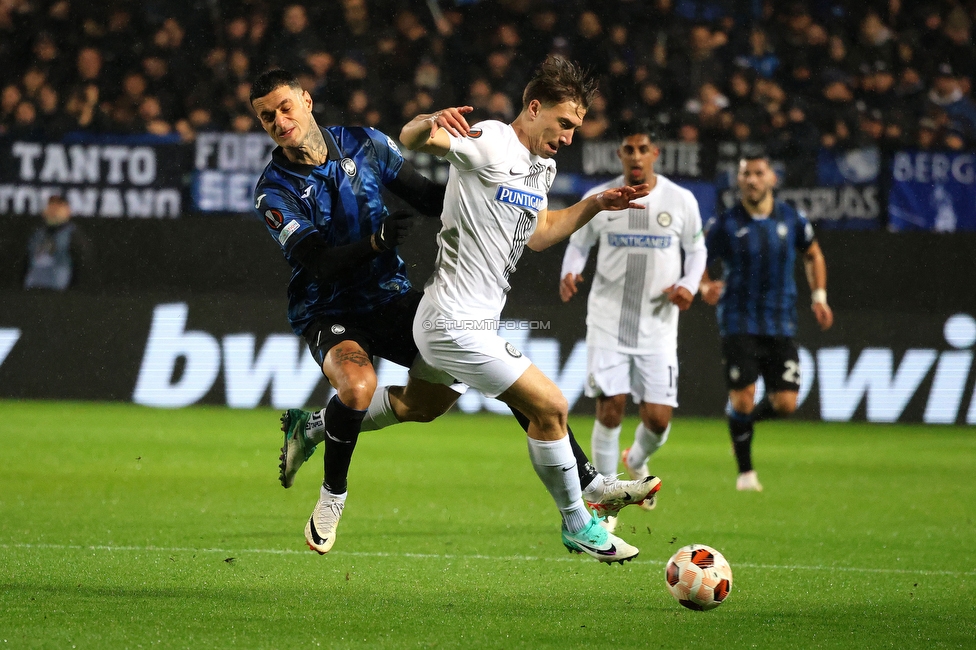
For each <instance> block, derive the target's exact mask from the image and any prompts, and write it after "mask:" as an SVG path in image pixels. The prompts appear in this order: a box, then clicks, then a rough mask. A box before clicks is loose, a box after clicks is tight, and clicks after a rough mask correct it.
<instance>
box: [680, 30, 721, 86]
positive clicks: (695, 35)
mask: <svg viewBox="0 0 976 650" xmlns="http://www.w3.org/2000/svg"><path fill="white" fill-rule="evenodd" d="M713 49H714V47H713V42H712V30H711V28H710V27H709V26H708V25H707V24H704V23H699V24H696V25H693V26H692V27H691V29H690V31H689V34H688V49H687V50H685V51H679V52H676V53H675V54H674V55H672V56H670V57H669V63H668V71H669V73H670V74H671V78H672V79H673V80H674V82H675V85H676V86H677V88H678V89H679V91H680V92H681V94H682V96H683V97H685V98H687V97H690V96H691V94H692V93H693V92H695V91H696V90H697V89H698V88H701V86H702V84H704V83H709V82H711V83H721V82H722V81H724V71H725V66H724V64H723V63H722V61H720V60H719V59H718V58H717V57H716V56H715V54H714V52H713Z"/></svg>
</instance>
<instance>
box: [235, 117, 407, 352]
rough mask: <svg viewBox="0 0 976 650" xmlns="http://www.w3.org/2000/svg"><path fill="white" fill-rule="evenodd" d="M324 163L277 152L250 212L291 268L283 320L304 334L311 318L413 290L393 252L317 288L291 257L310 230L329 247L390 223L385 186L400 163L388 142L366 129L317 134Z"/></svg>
mask: <svg viewBox="0 0 976 650" xmlns="http://www.w3.org/2000/svg"><path fill="white" fill-rule="evenodd" d="M322 135H323V137H324V138H325V143H326V146H327V148H328V158H327V160H326V162H325V163H324V164H322V165H317V166H313V165H301V164H296V163H293V162H291V161H289V160H288V159H287V158H286V157H285V155H284V152H283V151H282V150H281V148H280V147H278V148H277V149H275V150H274V152H272V155H271V162H270V163H269V164H268V166H267V167H266V168H265V170H264V172H263V173H262V174H261V178H260V179H259V180H258V183H257V186H256V188H255V190H254V207H255V210H256V211H257V213H258V214H259V215H260V216H261V218H262V219H264V222H265V225H266V226H267V228H268V232H269V233H271V235H272V236H273V237H274V238H275V241H276V242H278V245H279V246H280V247H281V250H282V252H283V253H284V255H285V258H286V259H287V260H288V262H289V263H290V264H291V266H292V276H291V281H290V282H289V284H288V321H289V322H290V323H291V326H292V329H294V330H295V333H296V334H301V333H302V332H303V331H304V330H305V328H306V327H308V325H309V324H310V323H311V322H312V321H313V320H315V319H316V318H319V317H323V316H335V315H338V314H348V313H364V312H368V311H370V310H372V309H375V308H376V307H378V306H379V305H382V304H385V303H387V302H389V301H390V300H392V299H394V298H395V297H396V296H399V295H401V294H404V293H406V292H407V291H408V290H409V289H410V281H409V280H408V279H407V273H406V266H405V265H404V263H403V260H402V259H400V256H399V255H398V254H397V252H396V250H391V251H386V252H383V253H380V254H378V255H376V256H375V257H372V258H371V259H368V260H365V261H363V262H362V263H361V264H358V265H357V266H355V267H354V268H351V269H349V270H348V271H346V272H344V273H343V274H342V276H341V277H340V278H338V279H337V280H336V281H334V282H328V283H320V282H318V281H317V280H316V278H315V276H314V275H313V274H312V273H311V272H309V271H308V270H307V269H305V268H304V267H302V266H301V264H299V263H298V261H297V260H295V259H294V258H293V256H292V252H293V251H294V250H295V246H296V245H298V244H299V243H300V242H301V241H302V240H303V239H305V238H306V237H308V236H309V235H310V234H312V233H313V232H315V231H318V233H319V234H320V235H321V236H322V237H323V238H324V239H325V242H326V243H327V244H328V246H329V247H330V248H332V247H338V246H345V245H347V244H351V243H354V242H357V241H360V240H362V239H366V238H368V237H369V236H370V235H371V234H373V233H374V232H377V231H378V230H379V228H380V224H382V222H383V220H384V219H385V218H386V217H387V215H388V212H387V208H386V206H385V205H384V203H383V197H382V193H381V190H382V187H383V186H384V185H387V184H389V183H390V182H392V181H393V180H395V179H396V177H397V174H398V173H399V171H400V168H401V166H402V165H403V162H404V161H403V156H402V155H401V154H400V150H399V149H398V148H397V145H396V144H395V143H394V142H393V140H392V139H390V138H389V137H388V136H386V135H384V134H383V133H380V132H379V131H377V130H375V129H371V128H362V127H342V126H330V127H327V128H323V129H322Z"/></svg>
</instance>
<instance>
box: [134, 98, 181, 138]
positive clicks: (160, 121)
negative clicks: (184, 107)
mask: <svg viewBox="0 0 976 650" xmlns="http://www.w3.org/2000/svg"><path fill="white" fill-rule="evenodd" d="M137 116H138V118H139V121H140V122H141V126H142V129H143V131H145V132H146V133H149V134H152V135H169V134H170V133H171V132H172V131H173V126H172V125H171V124H170V123H169V122H168V121H167V120H166V116H165V115H164V114H163V109H162V107H161V106H160V105H159V100H158V99H156V98H155V97H153V96H152V95H149V96H147V97H144V98H143V100H142V101H141V102H140V103H139V109H138V115H137Z"/></svg>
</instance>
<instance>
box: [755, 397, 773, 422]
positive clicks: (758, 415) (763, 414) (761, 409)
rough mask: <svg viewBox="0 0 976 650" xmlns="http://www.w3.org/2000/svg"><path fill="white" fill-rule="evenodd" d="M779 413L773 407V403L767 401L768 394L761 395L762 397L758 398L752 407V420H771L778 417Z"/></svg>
mask: <svg viewBox="0 0 976 650" xmlns="http://www.w3.org/2000/svg"><path fill="white" fill-rule="evenodd" d="M778 417H779V413H777V412H776V409H774V408H773V403H772V402H770V401H769V395H768V394H766V395H763V398H762V399H761V400H759V403H758V404H756V407H755V408H754V409H752V421H753V422H762V421H763V420H772V419H773V418H778Z"/></svg>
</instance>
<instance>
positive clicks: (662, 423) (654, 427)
mask: <svg viewBox="0 0 976 650" xmlns="http://www.w3.org/2000/svg"><path fill="white" fill-rule="evenodd" d="M669 424H671V416H670V415H669V414H667V413H650V414H648V416H647V417H646V418H644V426H645V427H647V428H648V429H650V430H651V431H653V432H654V433H656V434H658V435H660V434H662V433H664V432H665V430H667V428H668V425H669Z"/></svg>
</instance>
